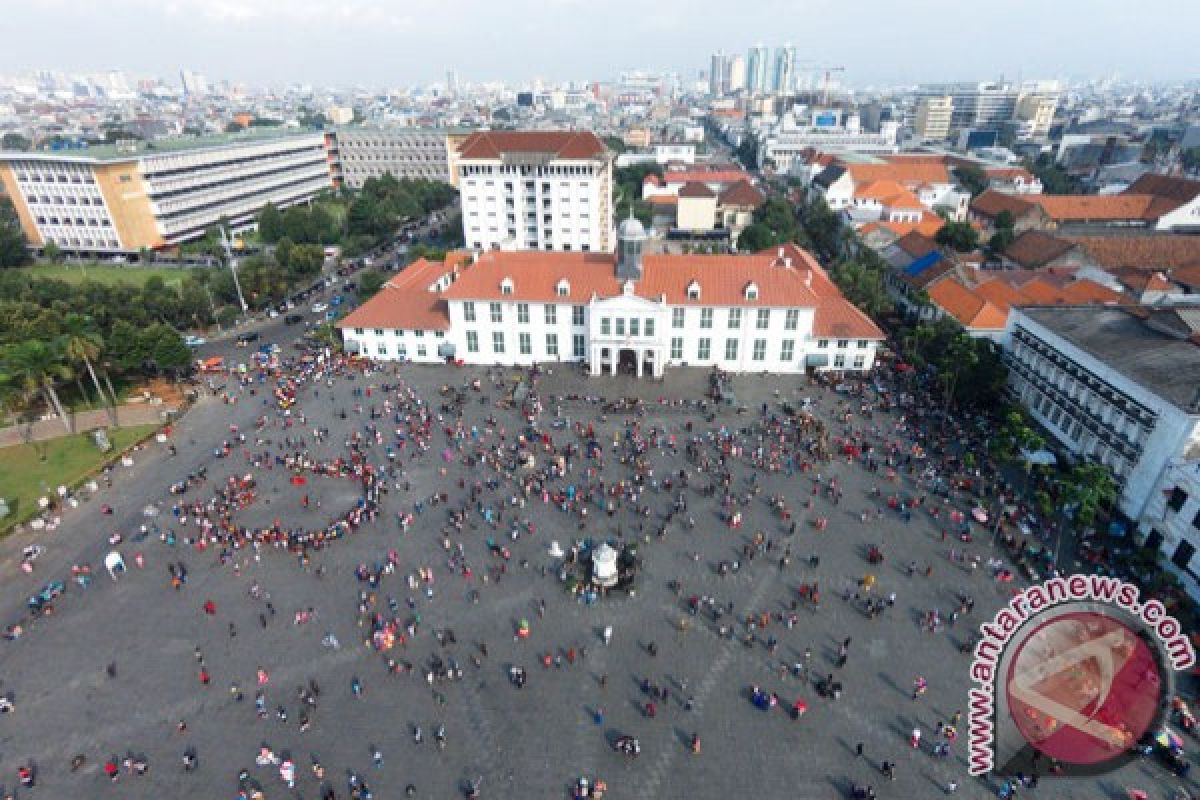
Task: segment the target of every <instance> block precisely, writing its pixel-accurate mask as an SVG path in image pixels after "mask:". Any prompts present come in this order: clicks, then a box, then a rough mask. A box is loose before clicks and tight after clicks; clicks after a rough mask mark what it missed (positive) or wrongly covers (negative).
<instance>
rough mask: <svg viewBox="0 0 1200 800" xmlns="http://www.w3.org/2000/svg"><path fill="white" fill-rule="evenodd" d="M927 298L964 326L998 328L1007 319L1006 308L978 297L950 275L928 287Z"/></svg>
mask: <svg viewBox="0 0 1200 800" xmlns="http://www.w3.org/2000/svg"><path fill="white" fill-rule="evenodd" d="M928 294H929V299H930V300H932V301H933V302H934V303H935V304H937V306H938V307H939V308H941V309H942V310H943V311H945V312H946V313H947V314H949V315H950V316H952V317H954V318H955V319H956V320H958V322H959V324H960V325H962V326H963V327H964V328H971V329H975V330H1000V329H1002V328H1003V327H1004V325H1005V323H1006V322H1007V321H1008V310H1007V309H1001V308H998V307H997V306H996V305H995V304H994V303H991V302H990V301H988V300H985V299H984V298H982V297H980V296H979V295H978V294H976V293H975V292H972V291H971V290H970V289H968V288H967V287H965V286H963V285H962V284H961V283H959V280H958V278H954V277H950V278H947V279H945V280H942V281H938V282H937V283H935V284H934V285H933V286H931V287H929V289H928Z"/></svg>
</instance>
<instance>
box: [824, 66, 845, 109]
mask: <svg viewBox="0 0 1200 800" xmlns="http://www.w3.org/2000/svg"><path fill="white" fill-rule="evenodd" d="M845 71H846V68H845V67H826V68H825V84H824V86H823V87H822V93H821V105H823V106H827V105H829V76H830V74H831V73H834V72H845Z"/></svg>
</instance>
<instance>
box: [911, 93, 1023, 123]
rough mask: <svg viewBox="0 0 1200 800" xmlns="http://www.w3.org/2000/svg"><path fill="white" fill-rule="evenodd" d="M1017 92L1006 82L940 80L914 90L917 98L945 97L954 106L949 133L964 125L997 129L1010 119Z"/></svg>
mask: <svg viewBox="0 0 1200 800" xmlns="http://www.w3.org/2000/svg"><path fill="white" fill-rule="evenodd" d="M1017 95H1018V92H1017V90H1016V89H1014V88H1013V87H1012V86H1011V85H1009V84H1007V83H987V82H985V83H941V84H930V85H926V86H922V87H920V89H918V90H917V99H918V102H919V101H920V100H921V99H923V98H927V97H935V98H945V97H949V98H950V100H951V102H952V103H953V106H954V109H953V111H952V112H951V115H950V131H949V132H950V133H952V134H954V133H958V132H959V131H964V130H967V129H974V130H984V131H998V130H1000V128H1001V127H1002V126H1004V125H1005V124H1006V123H1009V122H1011V121H1012V120H1013V117H1014V115H1015V114H1016V110H1017Z"/></svg>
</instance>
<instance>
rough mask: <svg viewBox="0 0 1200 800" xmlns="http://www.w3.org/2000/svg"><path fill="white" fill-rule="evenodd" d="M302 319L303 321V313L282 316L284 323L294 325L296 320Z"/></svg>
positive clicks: (300, 320)
mask: <svg viewBox="0 0 1200 800" xmlns="http://www.w3.org/2000/svg"><path fill="white" fill-rule="evenodd" d="M303 321H304V315H303V314H288V315H287V316H286V317H284V318H283V324H284V325H295V324H296V323H297V322H303Z"/></svg>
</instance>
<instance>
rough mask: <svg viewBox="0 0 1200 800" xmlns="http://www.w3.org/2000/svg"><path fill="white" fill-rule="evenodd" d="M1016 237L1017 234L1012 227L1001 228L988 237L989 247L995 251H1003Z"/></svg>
mask: <svg viewBox="0 0 1200 800" xmlns="http://www.w3.org/2000/svg"><path fill="white" fill-rule="evenodd" d="M1016 238H1017V237H1016V234H1014V233H1013V231H1012V228H1001V229H999V230H997V231H996V232H995V233H993V234H992V236H991V238H990V239H988V249H989V250H991V251H992V252H993V253H997V254H999V253H1003V252H1004V251H1006V250H1008V248H1009V247H1011V246H1012V243H1013V241H1014V240H1015V239H1016Z"/></svg>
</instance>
